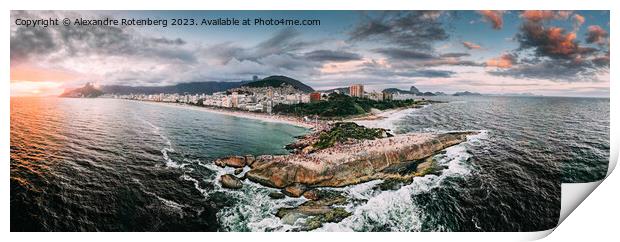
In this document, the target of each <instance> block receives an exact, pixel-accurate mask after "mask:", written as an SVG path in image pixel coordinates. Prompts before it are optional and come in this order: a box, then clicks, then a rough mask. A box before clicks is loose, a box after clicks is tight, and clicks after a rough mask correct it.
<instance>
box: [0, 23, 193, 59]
mask: <svg viewBox="0 0 620 242" xmlns="http://www.w3.org/2000/svg"><path fill="white" fill-rule="evenodd" d="M11 13H12V17H13V18H30V19H36V18H40V17H51V16H58V14H59V13H58V12H45V13H44V14H45V16H38V15H34V14H32V13H31V12H23V11H19V12H11ZM63 14H64V15H63V16H70V17H71V18H77V17H81V16H80V15H78V14H76V13H73V12H63ZM184 44H185V41H184V40H182V39H179V38H176V39H168V38H164V37H157V38H153V37H146V36H142V35H140V34H138V33H135V32H133V30H132V29H129V28H120V27H113V26H97V27H88V28H87V27H84V28H79V27H75V28H67V27H64V26H51V27H48V28H36V27H25V26H16V27H15V28H12V29H11V63H12V64H15V63H19V62H21V61H26V60H28V59H30V58H40V57H49V56H56V57H58V58H60V57H63V56H73V57H75V56H89V55H110V56H133V57H142V58H157V59H162V60H169V61H181V62H194V61H195V60H196V57H195V56H194V54H193V53H192V52H191V51H189V50H187V49H185V48H182V47H183V45H184Z"/></svg>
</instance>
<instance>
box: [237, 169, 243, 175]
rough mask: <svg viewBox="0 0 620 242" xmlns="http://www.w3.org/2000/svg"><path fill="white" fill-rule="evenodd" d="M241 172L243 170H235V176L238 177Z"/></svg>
mask: <svg viewBox="0 0 620 242" xmlns="http://www.w3.org/2000/svg"><path fill="white" fill-rule="evenodd" d="M241 172H243V168H237V169H235V175H239V174H241Z"/></svg>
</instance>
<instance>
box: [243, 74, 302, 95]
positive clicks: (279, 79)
mask: <svg viewBox="0 0 620 242" xmlns="http://www.w3.org/2000/svg"><path fill="white" fill-rule="evenodd" d="M284 84H288V85H291V86H293V88H295V89H297V90H300V91H303V92H314V89H312V87H310V86H308V85H306V84H303V83H302V82H300V81H298V80H295V79H293V78H290V77H287V76H269V77H265V78H263V79H262V80H260V81H254V82H250V83H245V84H243V85H242V86H246V87H281V86H282V85H284Z"/></svg>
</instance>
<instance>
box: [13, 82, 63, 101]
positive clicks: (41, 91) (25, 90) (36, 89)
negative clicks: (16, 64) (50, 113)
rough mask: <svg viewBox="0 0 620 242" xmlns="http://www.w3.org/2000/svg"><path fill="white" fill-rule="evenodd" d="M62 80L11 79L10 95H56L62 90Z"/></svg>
mask: <svg viewBox="0 0 620 242" xmlns="http://www.w3.org/2000/svg"><path fill="white" fill-rule="evenodd" d="M62 85H63V83H62V82H52V81H43V82H34V81H11V97H19V96H58V95H60V94H61V93H62V92H63V91H64V88H62Z"/></svg>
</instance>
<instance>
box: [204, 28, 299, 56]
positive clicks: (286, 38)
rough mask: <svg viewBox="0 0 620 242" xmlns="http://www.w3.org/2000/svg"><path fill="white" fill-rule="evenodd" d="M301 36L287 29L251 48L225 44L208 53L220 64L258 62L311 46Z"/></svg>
mask: <svg viewBox="0 0 620 242" xmlns="http://www.w3.org/2000/svg"><path fill="white" fill-rule="evenodd" d="M299 36H300V33H299V32H298V31H295V30H293V29H290V28H286V29H283V30H280V31H278V32H276V33H275V34H274V35H273V36H272V37H270V38H269V39H266V40H264V41H262V42H260V43H258V44H257V45H256V46H253V47H250V48H244V47H241V46H237V45H236V44H234V43H232V42H224V43H219V44H215V45H212V46H210V47H209V48H208V49H207V52H208V54H210V55H214V56H215V57H217V58H218V60H219V62H220V63H228V62H229V61H230V60H232V59H233V58H234V59H237V60H240V61H244V60H250V61H257V60H258V59H261V58H265V57H267V56H270V55H281V54H291V53H294V52H298V51H300V50H303V49H304V48H306V47H308V46H309V45H311V43H308V42H306V41H303V40H301V38H299Z"/></svg>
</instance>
